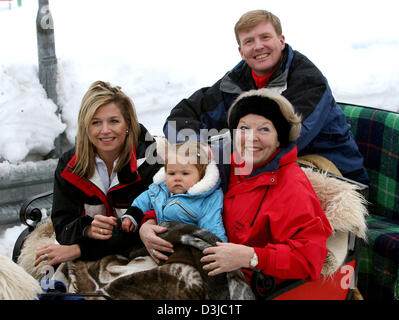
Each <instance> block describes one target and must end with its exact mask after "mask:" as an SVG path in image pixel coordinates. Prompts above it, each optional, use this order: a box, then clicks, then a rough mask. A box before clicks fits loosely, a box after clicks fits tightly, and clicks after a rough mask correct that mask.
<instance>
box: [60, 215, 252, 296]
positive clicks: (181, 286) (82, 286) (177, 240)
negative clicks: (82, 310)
mask: <svg viewBox="0 0 399 320" xmlns="http://www.w3.org/2000/svg"><path fill="white" fill-rule="evenodd" d="M161 225H164V226H166V227H167V228H168V231H167V232H166V233H165V234H163V235H162V237H163V238H165V239H166V240H168V241H170V242H171V243H173V245H174V249H175V252H174V253H173V254H172V255H171V256H169V259H168V261H167V262H166V263H164V264H162V265H157V264H156V263H155V262H154V260H153V259H152V258H151V257H150V256H149V255H148V252H147V250H146V249H145V248H144V247H138V248H132V249H131V250H130V251H129V252H126V254H123V255H121V254H118V255H110V256H106V257H104V258H102V259H100V260H97V261H91V262H87V261H86V262H84V261H79V260H78V261H75V262H67V263H62V264H61V265H60V266H59V267H58V269H57V271H56V273H55V274H54V277H53V279H54V280H60V281H62V282H63V283H64V284H66V286H67V290H68V292H69V293H77V294H93V293H97V294H101V295H105V296H108V297H110V298H111V299H129V300H131V299H155V300H158V299H162V300H163V299H166V300H172V299H178V300H188V299H190V300H191V299H201V300H204V299H212V300H225V299H254V296H253V294H252V291H251V289H250V287H249V286H248V285H247V283H246V281H245V279H244V277H243V274H242V272H241V271H237V272H229V273H227V274H226V273H224V274H221V275H218V276H215V277H209V276H208V275H207V274H206V273H205V272H204V271H203V269H202V264H201V263H200V261H199V260H200V258H201V257H202V250H203V249H205V248H206V247H208V246H213V245H215V243H216V240H217V238H216V237H215V236H214V235H213V234H212V233H210V232H208V231H206V230H203V229H200V228H197V227H195V226H191V225H186V224H182V223H179V222H164V223H162V224H161ZM93 299H103V297H98V298H96V297H94V298H93Z"/></svg>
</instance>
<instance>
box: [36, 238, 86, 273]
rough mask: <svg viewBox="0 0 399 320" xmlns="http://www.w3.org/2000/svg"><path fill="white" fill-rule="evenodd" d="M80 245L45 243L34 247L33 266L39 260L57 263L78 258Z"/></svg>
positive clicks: (52, 263) (49, 263)
mask: <svg viewBox="0 0 399 320" xmlns="http://www.w3.org/2000/svg"><path fill="white" fill-rule="evenodd" d="M80 256H81V252H80V247H79V245H77V244H72V245H60V244H55V243H51V244H46V245H44V246H41V247H39V248H37V249H36V260H35V263H34V266H35V267H36V266H37V265H38V264H39V263H40V262H42V261H47V260H48V262H47V263H46V265H54V264H59V263H61V262H65V261H72V260H75V259H77V258H80Z"/></svg>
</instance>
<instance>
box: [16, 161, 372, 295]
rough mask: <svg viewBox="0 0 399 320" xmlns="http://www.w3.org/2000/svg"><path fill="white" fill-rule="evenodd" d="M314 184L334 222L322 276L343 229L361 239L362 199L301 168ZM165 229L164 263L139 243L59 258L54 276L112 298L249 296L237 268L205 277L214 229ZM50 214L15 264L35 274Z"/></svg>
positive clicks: (341, 251)
mask: <svg viewBox="0 0 399 320" xmlns="http://www.w3.org/2000/svg"><path fill="white" fill-rule="evenodd" d="M303 170H304V172H305V173H306V175H307V177H308V178H309V180H310V182H311V183H312V185H313V188H314V189H315V191H316V194H317V196H318V198H319V200H320V203H321V205H322V207H323V210H324V211H325V213H326V216H327V218H328V220H329V222H330V224H331V226H332V228H333V230H334V231H333V234H332V236H331V237H330V238H329V239H328V240H327V248H328V251H329V252H328V256H327V258H326V260H325V262H324V266H323V270H322V276H329V275H332V274H333V273H334V272H335V271H337V270H338V268H339V267H340V266H341V265H342V263H343V262H344V260H345V257H346V254H347V251H348V233H349V232H352V233H354V234H355V235H356V236H358V237H360V238H362V239H366V230H367V225H366V220H365V216H366V215H367V207H366V203H367V202H366V200H365V199H364V197H363V196H362V195H361V194H360V193H359V192H358V191H357V187H356V186H355V185H352V184H349V183H347V182H345V181H341V180H338V179H335V178H332V177H328V176H327V175H326V174H322V173H319V172H316V171H313V170H312V169H310V168H303ZM167 226H168V228H169V231H168V232H167V233H165V234H164V236H165V238H166V239H167V240H168V241H171V242H172V243H173V244H174V248H175V253H174V254H173V255H172V256H170V257H169V260H168V263H165V264H163V265H159V266H158V265H156V264H155V262H154V261H153V260H152V258H151V257H150V256H148V254H147V252H146V250H145V249H144V248H133V249H132V250H131V251H130V252H126V253H125V254H124V255H111V256H107V257H104V258H102V259H100V260H98V261H92V262H83V261H79V260H77V261H75V262H68V263H63V264H61V265H60V266H59V268H58V269H57V270H56V272H55V274H54V277H53V278H54V279H55V280H60V281H62V282H64V283H65V284H66V285H67V289H68V292H70V293H78V294H79V293H80V294H82V293H98V294H103V295H106V296H109V297H111V298H113V299H252V298H253V295H252V293H251V291H250V288H249V287H248V286H247V285H246V283H245V281H244V279H243V277H242V274H241V272H231V273H228V274H223V275H220V276H217V277H208V276H207V275H206V274H205V273H204V272H203V271H202V268H201V265H200V263H199V259H200V257H201V254H202V253H201V252H202V250H203V249H204V248H205V247H207V246H210V245H213V244H214V242H215V237H214V236H213V234H211V233H209V232H207V231H205V230H202V229H198V228H196V227H194V226H188V225H183V224H180V223H167ZM54 241H55V240H54V231H53V228H52V225H51V221H50V219H48V220H47V222H44V223H42V224H40V225H38V226H37V227H36V229H35V230H34V231H33V232H32V233H31V234H30V235H29V236H28V238H27V239H26V241H25V244H24V247H23V249H22V251H21V255H20V257H19V259H18V264H20V265H21V266H23V268H24V269H25V270H26V271H27V272H28V273H29V274H31V275H32V276H34V277H35V278H36V279H38V280H40V279H41V278H42V277H43V273H42V271H41V268H42V265H39V266H38V267H33V261H34V254H35V250H36V248H37V247H38V246H40V245H42V244H44V243H49V242H54Z"/></svg>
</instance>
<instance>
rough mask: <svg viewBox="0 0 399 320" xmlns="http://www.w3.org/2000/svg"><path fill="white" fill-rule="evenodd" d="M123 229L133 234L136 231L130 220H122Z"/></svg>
mask: <svg viewBox="0 0 399 320" xmlns="http://www.w3.org/2000/svg"><path fill="white" fill-rule="evenodd" d="M121 229H122V230H123V231H125V232H131V231H133V229H134V224H133V222H132V221H131V220H130V219H129V218H124V219H123V220H122V224H121Z"/></svg>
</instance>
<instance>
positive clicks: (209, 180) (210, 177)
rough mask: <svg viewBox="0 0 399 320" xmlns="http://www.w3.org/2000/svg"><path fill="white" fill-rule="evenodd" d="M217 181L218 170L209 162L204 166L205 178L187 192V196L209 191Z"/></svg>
mask: <svg viewBox="0 0 399 320" xmlns="http://www.w3.org/2000/svg"><path fill="white" fill-rule="evenodd" d="M218 181H219V169H218V167H217V166H216V164H215V162H211V163H209V164H208V165H207V166H206V170H205V176H204V177H203V178H202V179H201V180H200V181H198V182H197V183H196V184H195V185H193V186H192V187H191V188H190V189H188V190H187V193H189V194H201V193H204V192H206V191H208V190H211V189H212V188H213V187H214V186H215V185H216V184H217V183H218Z"/></svg>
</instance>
